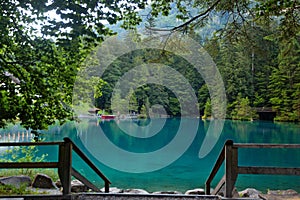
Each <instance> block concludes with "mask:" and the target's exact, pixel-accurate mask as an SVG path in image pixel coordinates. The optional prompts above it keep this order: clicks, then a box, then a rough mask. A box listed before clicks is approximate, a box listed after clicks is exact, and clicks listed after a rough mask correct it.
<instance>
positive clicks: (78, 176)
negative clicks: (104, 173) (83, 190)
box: [71, 168, 100, 192]
mask: <svg viewBox="0 0 300 200" xmlns="http://www.w3.org/2000/svg"><path fill="white" fill-rule="evenodd" d="M71 174H72V175H73V176H74V177H75V178H77V179H78V180H79V181H81V182H82V183H83V184H84V185H86V186H87V187H89V188H91V189H92V190H94V191H95V192H100V189H99V188H97V187H96V186H95V185H94V184H93V183H92V182H90V181H89V180H88V179H86V178H85V177H84V176H82V175H81V174H80V173H79V172H78V171H77V170H75V169H74V168H72V171H71Z"/></svg>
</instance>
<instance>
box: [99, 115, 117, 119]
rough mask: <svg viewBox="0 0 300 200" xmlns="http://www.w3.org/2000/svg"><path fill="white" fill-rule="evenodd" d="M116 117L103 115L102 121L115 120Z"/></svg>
mask: <svg viewBox="0 0 300 200" xmlns="http://www.w3.org/2000/svg"><path fill="white" fill-rule="evenodd" d="M115 118H116V115H101V119H115Z"/></svg>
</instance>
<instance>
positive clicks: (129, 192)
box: [124, 189, 149, 194]
mask: <svg viewBox="0 0 300 200" xmlns="http://www.w3.org/2000/svg"><path fill="white" fill-rule="evenodd" d="M124 193H126V194H149V192H147V191H146V190H143V189H126V190H124Z"/></svg>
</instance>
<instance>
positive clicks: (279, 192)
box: [268, 189, 298, 196]
mask: <svg viewBox="0 0 300 200" xmlns="http://www.w3.org/2000/svg"><path fill="white" fill-rule="evenodd" d="M268 194H272V195H285V196H286V195H297V194H298V192H296V191H295V190H292V189H288V190H268Z"/></svg>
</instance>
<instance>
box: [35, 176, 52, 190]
mask: <svg viewBox="0 0 300 200" xmlns="http://www.w3.org/2000/svg"><path fill="white" fill-rule="evenodd" d="M32 187H35V188H45V189H56V188H57V187H56V185H55V183H54V182H53V181H52V179H51V177H49V176H48V175H46V174H37V175H36V176H35V178H34V180H33V183H32Z"/></svg>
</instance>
